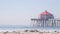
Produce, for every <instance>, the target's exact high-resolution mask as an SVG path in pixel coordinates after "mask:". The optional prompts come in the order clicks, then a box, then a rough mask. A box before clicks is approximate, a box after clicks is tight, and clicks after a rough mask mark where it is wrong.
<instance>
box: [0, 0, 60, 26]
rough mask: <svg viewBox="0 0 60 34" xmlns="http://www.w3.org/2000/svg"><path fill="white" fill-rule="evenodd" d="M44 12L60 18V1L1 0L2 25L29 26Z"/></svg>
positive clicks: (0, 21)
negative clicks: (32, 19) (33, 19)
mask: <svg viewBox="0 0 60 34" xmlns="http://www.w3.org/2000/svg"><path fill="white" fill-rule="evenodd" d="M44 10H48V11H49V12H50V13H52V14H54V16H55V17H60V0H0V25H7V24H8V25H9V24H10V25H29V24H30V22H31V21H30V19H31V18H37V17H38V15H39V13H40V12H43V11H44Z"/></svg>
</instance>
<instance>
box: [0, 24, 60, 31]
mask: <svg viewBox="0 0 60 34" xmlns="http://www.w3.org/2000/svg"><path fill="white" fill-rule="evenodd" d="M14 30H46V31H60V27H31V26H21V25H0V31H14Z"/></svg>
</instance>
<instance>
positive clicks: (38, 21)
mask: <svg viewBox="0 0 60 34" xmlns="http://www.w3.org/2000/svg"><path fill="white" fill-rule="evenodd" d="M31 22H32V25H33V26H35V27H60V19H58V18H54V15H53V14H51V13H49V12H48V11H47V10H45V11H44V12H42V13H40V16H39V17H38V18H31Z"/></svg>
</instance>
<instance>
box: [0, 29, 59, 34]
mask: <svg viewBox="0 0 60 34" xmlns="http://www.w3.org/2000/svg"><path fill="white" fill-rule="evenodd" d="M0 34H60V31H42V30H41V31H40V30H39V31H38V30H16V31H0Z"/></svg>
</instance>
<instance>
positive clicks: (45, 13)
mask: <svg viewBox="0 0 60 34" xmlns="http://www.w3.org/2000/svg"><path fill="white" fill-rule="evenodd" d="M41 15H51V13H49V12H48V11H47V10H45V11H44V12H42V13H41Z"/></svg>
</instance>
